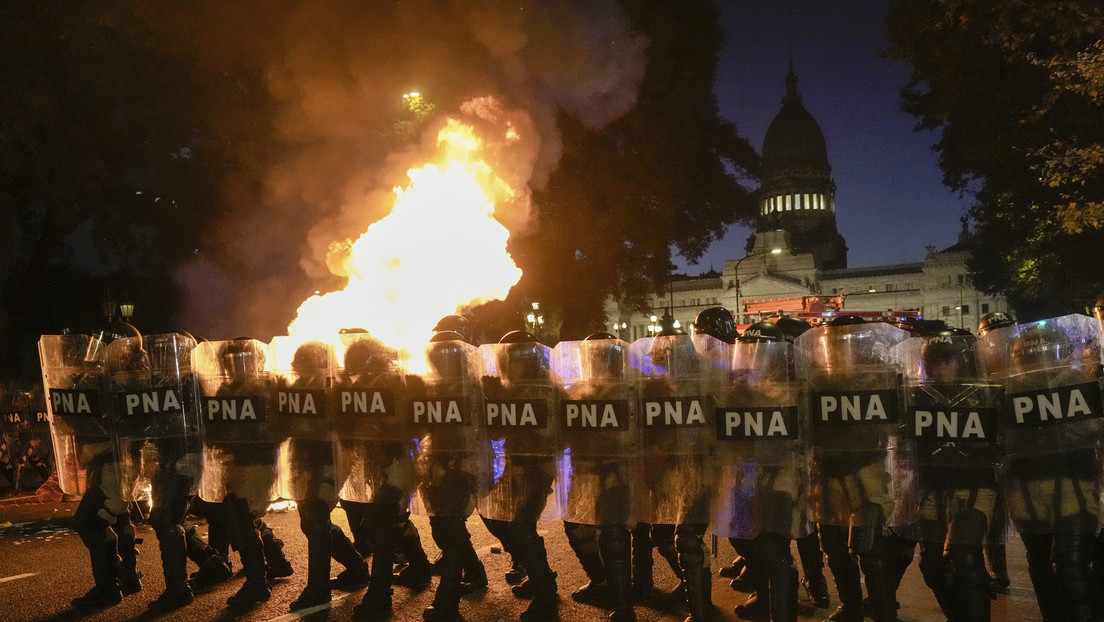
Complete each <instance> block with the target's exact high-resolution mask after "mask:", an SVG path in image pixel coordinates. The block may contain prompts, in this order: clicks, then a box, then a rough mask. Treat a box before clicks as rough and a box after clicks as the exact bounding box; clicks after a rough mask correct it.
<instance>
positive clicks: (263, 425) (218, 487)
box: [195, 339, 277, 512]
mask: <svg viewBox="0 0 1104 622" xmlns="http://www.w3.org/2000/svg"><path fill="white" fill-rule="evenodd" d="M267 350H268V347H267V346H266V345H265V344H264V342H261V341H257V340H255V339H235V340H232V341H207V342H204V343H201V344H199V346H197V347H196V350H195V353H196V355H195V365H196V373H197V375H198V378H199V389H200V395H199V398H200V416H201V421H202V425H203V476H202V477H201V478H200V485H199V496H200V498H202V499H203V500H204V501H208V502H211V503H221V502H222V501H223V500H224V499H225V498H226V497H227V496H228V495H230V494H234V495H235V496H237V497H238V498H244V499H246V501H247V503H248V504H249V507H250V509H251V510H252V511H254V512H261V511H263V510H264V508H265V507H267V506H268V503H270V502H271V501H272V500H273V499H275V492H276V488H275V484H276V455H277V446H276V432H275V425H274V423H275V422H274V419H275V417H274V415H273V410H274V409H273V407H272V403H271V402H272V397H273V393H274V392H273V382H272V375H271V372H270V368H269V364H270V361H269V357H268V355H267Z"/></svg>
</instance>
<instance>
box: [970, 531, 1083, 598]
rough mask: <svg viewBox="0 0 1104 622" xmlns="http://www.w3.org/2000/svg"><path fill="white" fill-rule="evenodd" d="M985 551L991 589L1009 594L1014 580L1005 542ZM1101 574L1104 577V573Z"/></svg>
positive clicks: (988, 547) (989, 547)
mask: <svg viewBox="0 0 1104 622" xmlns="http://www.w3.org/2000/svg"><path fill="white" fill-rule="evenodd" d="M985 550H986V552H987V555H986V556H987V557H988V558H989V568H990V571H989V587H990V589H991V590H992V591H994V592H997V593H998V594H1007V593H1008V592H1009V588H1010V587H1011V585H1012V579H1011V578H1010V577H1009V576H1008V555H1007V553H1006V552H1005V545H1004V543H1003V542H1001V543H1000V544H987V545H985ZM1101 574H1102V575H1104V573H1101Z"/></svg>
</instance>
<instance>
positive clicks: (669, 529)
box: [652, 524, 689, 604]
mask: <svg viewBox="0 0 1104 622" xmlns="http://www.w3.org/2000/svg"><path fill="white" fill-rule="evenodd" d="M652 543H653V544H654V545H655V548H656V552H658V553H659V556H660V557H662V558H663V559H664V560H666V561H667V565H668V566H670V567H671V572H673V573H675V576H676V577H678V580H679V584H678V586H677V587H675V589H674V590H673V591H672V592H671V596H672V597H674V598H675V600H677V601H679V602H682V603H687V604H689V603H688V602H687V600H686V577H685V576H683V574H682V568H680V567H679V561H678V549H676V548H675V526H674V525H668V524H653V525H652Z"/></svg>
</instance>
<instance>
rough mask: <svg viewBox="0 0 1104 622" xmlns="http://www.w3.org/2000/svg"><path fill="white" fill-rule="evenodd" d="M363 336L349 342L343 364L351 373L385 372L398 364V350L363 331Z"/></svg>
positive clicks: (393, 368) (347, 371) (346, 370)
mask: <svg viewBox="0 0 1104 622" xmlns="http://www.w3.org/2000/svg"><path fill="white" fill-rule="evenodd" d="M361 333H362V334H363V335H364V336H363V337H361V338H359V339H357V340H356V341H354V342H353V343H351V344H349V347H348V348H346V350H345V359H344V362H343V365H344V366H345V372H346V373H349V374H365V373H385V372H389V371H394V370H395V368H396V367H397V365H398V352H397V351H396V350H395V349H393V348H388V347H387V346H385V345H384V344H383V342H382V341H380V340H379V339H376V338H375V337H371V336H369V335H368V331H361Z"/></svg>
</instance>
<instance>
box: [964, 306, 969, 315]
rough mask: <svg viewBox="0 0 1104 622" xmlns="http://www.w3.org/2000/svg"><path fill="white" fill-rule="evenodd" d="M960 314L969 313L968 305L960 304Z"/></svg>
mask: <svg viewBox="0 0 1104 622" xmlns="http://www.w3.org/2000/svg"><path fill="white" fill-rule="evenodd" d="M962 315H970V305H962Z"/></svg>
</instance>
